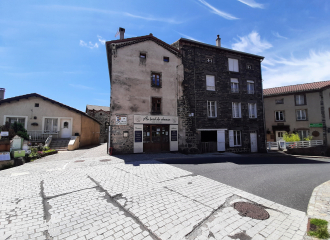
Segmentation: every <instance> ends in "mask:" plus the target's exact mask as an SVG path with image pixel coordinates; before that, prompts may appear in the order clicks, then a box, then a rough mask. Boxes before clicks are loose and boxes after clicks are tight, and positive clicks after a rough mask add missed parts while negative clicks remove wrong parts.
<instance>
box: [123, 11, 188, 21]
mask: <svg viewBox="0 0 330 240" xmlns="http://www.w3.org/2000/svg"><path fill="white" fill-rule="evenodd" d="M124 14H125V15H126V16H128V17H132V18H139V19H143V20H147V21H157V22H166V23H172V24H180V23H182V21H178V20H175V19H172V18H155V17H145V16H138V15H134V14H131V13H127V12H125V13H124Z"/></svg>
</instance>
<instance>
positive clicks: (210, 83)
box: [206, 75, 215, 91]
mask: <svg viewBox="0 0 330 240" xmlns="http://www.w3.org/2000/svg"><path fill="white" fill-rule="evenodd" d="M206 90H208V91H215V82H214V76H212V75H206Z"/></svg>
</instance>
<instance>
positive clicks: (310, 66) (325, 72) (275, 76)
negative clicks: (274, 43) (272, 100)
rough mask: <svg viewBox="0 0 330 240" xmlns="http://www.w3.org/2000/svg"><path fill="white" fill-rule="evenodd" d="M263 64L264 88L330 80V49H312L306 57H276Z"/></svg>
mask: <svg viewBox="0 0 330 240" xmlns="http://www.w3.org/2000/svg"><path fill="white" fill-rule="evenodd" d="M262 65H263V77H262V78H263V80H264V84H263V85H264V86H263V87H264V88H272V87H280V86H287V85H295V84H301V83H309V82H319V81H326V80H330V68H329V66H330V51H323V52H315V51H313V50H311V51H310V52H309V56H308V57H306V58H301V59H297V58H295V57H294V56H292V57H291V58H289V59H287V58H274V59H268V60H267V61H263V62H262Z"/></svg>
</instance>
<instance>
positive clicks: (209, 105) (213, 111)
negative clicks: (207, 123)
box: [207, 101, 217, 118]
mask: <svg viewBox="0 0 330 240" xmlns="http://www.w3.org/2000/svg"><path fill="white" fill-rule="evenodd" d="M212 103H213V104H214V105H212ZM212 107H214V109H212ZM207 116H208V117H209V118H215V117H217V102H216V101H207Z"/></svg>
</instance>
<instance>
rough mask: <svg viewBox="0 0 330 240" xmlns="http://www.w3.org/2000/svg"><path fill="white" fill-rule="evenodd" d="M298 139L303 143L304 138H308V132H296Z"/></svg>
mask: <svg viewBox="0 0 330 240" xmlns="http://www.w3.org/2000/svg"><path fill="white" fill-rule="evenodd" d="M297 132H298V135H299V137H300V141H304V138H306V137H308V136H309V130H297Z"/></svg>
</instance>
